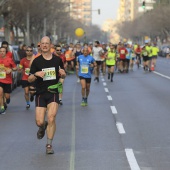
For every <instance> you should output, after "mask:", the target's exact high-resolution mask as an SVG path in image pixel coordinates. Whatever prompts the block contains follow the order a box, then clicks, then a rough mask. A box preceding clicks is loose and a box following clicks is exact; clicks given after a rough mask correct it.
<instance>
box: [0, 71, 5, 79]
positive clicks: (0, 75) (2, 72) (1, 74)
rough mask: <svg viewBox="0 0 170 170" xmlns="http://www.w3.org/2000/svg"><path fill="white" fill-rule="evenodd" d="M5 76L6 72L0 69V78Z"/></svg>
mask: <svg viewBox="0 0 170 170" xmlns="http://www.w3.org/2000/svg"><path fill="white" fill-rule="evenodd" d="M5 78H6V72H4V71H1V72H0V79H5Z"/></svg>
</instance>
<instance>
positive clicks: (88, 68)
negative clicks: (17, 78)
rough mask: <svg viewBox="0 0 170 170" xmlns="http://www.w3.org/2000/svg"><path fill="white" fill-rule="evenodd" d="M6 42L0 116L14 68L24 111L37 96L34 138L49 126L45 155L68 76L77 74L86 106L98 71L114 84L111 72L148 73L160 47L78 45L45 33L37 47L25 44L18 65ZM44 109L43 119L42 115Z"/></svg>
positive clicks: (0, 68) (0, 66)
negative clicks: (140, 70)
mask: <svg viewBox="0 0 170 170" xmlns="http://www.w3.org/2000/svg"><path fill="white" fill-rule="evenodd" d="M8 46H9V44H8V42H6V41H4V42H2V45H1V47H0V114H5V113H6V109H7V105H8V104H9V103H10V93H11V83H12V72H13V71H19V72H22V81H21V85H22V88H23V89H24V98H25V101H26V109H29V108H30V102H33V101H34V100H35V106H36V118H35V119H36V124H37V126H38V127H39V130H38V132H37V138H38V139H42V138H43V137H44V135H45V130H47V145H46V153H47V154H53V153H54V151H53V149H52V140H53V137H54V134H55V129H56V124H55V117H56V114H57V110H58V106H59V105H63V101H62V94H63V83H64V80H65V77H66V75H68V76H69V74H75V76H77V83H80V84H81V87H82V89H81V92H80V93H81V96H82V101H81V103H80V105H81V106H87V105H88V96H89V93H90V85H91V80H92V75H94V79H93V81H95V82H96V83H99V82H100V77H99V75H100V74H103V76H105V75H106V76H107V79H108V80H109V81H110V82H111V83H112V82H113V80H114V79H113V78H114V73H115V72H118V73H120V74H123V73H124V74H125V73H128V72H129V71H133V70H134V66H135V65H136V67H137V68H139V67H143V69H144V72H146V71H148V72H151V71H153V70H154V68H155V66H156V59H157V57H158V52H159V48H158V47H157V45H156V43H153V44H152V45H151V43H148V42H146V43H145V45H142V46H141V45H139V44H131V43H121V42H119V43H118V44H112V43H108V44H107V43H100V42H99V41H94V42H89V43H84V44H82V43H80V42H77V43H76V44H73V43H70V44H57V45H55V44H52V43H51V40H50V38H49V37H47V36H45V37H43V38H42V39H41V41H40V42H38V43H37V47H36V49H37V50H35V48H33V47H32V46H25V56H24V57H22V59H21V60H20V64H19V66H18V67H17V65H16V64H15V62H14V61H13V57H12V53H11V52H10V51H9V47H8ZM46 112H47V120H45V117H46V116H45V115H46Z"/></svg>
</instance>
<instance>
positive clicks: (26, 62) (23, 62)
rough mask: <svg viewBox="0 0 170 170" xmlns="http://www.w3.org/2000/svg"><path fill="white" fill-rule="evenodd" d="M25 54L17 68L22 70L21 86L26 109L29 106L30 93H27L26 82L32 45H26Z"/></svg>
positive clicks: (27, 86) (27, 85) (27, 84)
mask: <svg viewBox="0 0 170 170" xmlns="http://www.w3.org/2000/svg"><path fill="white" fill-rule="evenodd" d="M26 54H27V56H26V57H25V58H23V59H21V61H20V65H19V68H20V70H22V82H21V84H22V88H24V93H25V94H24V96H25V101H26V109H29V108H30V99H29V97H30V94H29V87H30V83H29V82H28V76H29V73H30V61H31V59H32V58H33V49H32V47H29V46H28V47H27V49H26Z"/></svg>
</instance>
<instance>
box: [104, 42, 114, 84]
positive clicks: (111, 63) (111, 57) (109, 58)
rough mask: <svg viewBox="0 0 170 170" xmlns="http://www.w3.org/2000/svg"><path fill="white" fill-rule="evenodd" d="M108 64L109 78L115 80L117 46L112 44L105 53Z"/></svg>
mask: <svg viewBox="0 0 170 170" xmlns="http://www.w3.org/2000/svg"><path fill="white" fill-rule="evenodd" d="M105 57H106V65H107V67H108V79H110V81H111V82H113V76H114V66H115V64H116V47H115V46H114V45H113V44H112V45H110V48H109V49H108V52H107V53H106V54H105Z"/></svg>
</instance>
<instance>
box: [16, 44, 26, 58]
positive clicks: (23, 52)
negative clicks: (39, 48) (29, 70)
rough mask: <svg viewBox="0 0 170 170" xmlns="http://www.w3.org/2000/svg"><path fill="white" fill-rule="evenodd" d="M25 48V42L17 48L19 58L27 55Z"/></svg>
mask: <svg viewBox="0 0 170 170" xmlns="http://www.w3.org/2000/svg"><path fill="white" fill-rule="evenodd" d="M26 49H27V46H26V45H25V44H23V45H20V47H19V49H18V55H19V57H20V59H22V58H25V57H26V56H27V54H26Z"/></svg>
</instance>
